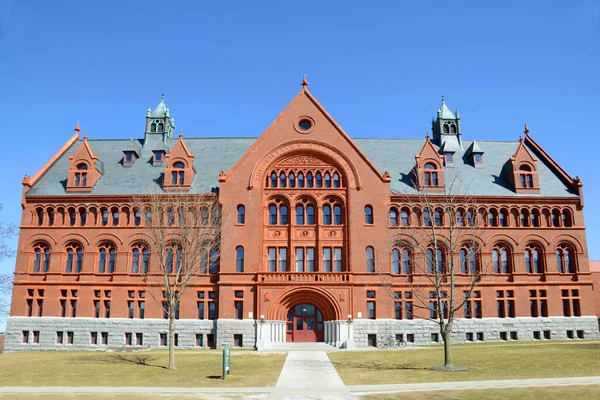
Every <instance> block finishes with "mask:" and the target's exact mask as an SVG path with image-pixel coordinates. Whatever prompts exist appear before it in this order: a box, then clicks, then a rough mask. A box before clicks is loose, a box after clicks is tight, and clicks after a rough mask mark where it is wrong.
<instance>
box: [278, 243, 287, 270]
mask: <svg viewBox="0 0 600 400" xmlns="http://www.w3.org/2000/svg"><path fill="white" fill-rule="evenodd" d="M286 271H287V247H280V248H279V272H286Z"/></svg>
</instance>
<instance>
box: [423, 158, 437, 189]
mask: <svg viewBox="0 0 600 400" xmlns="http://www.w3.org/2000/svg"><path fill="white" fill-rule="evenodd" d="M424 175H425V186H438V171H437V167H436V165H435V164H433V163H427V164H425V173H424Z"/></svg>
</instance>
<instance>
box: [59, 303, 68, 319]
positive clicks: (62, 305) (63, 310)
mask: <svg viewBox="0 0 600 400" xmlns="http://www.w3.org/2000/svg"><path fill="white" fill-rule="evenodd" d="M60 316H61V317H62V318H65V317H66V316H67V300H66V299H60Z"/></svg>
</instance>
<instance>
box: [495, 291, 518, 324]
mask: <svg viewBox="0 0 600 400" xmlns="http://www.w3.org/2000/svg"><path fill="white" fill-rule="evenodd" d="M496 308H497V310H498V318H515V292H514V290H497V291H496Z"/></svg>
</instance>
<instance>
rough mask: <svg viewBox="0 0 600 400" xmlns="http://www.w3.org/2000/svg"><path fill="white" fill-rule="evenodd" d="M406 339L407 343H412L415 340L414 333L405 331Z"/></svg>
mask: <svg viewBox="0 0 600 400" xmlns="http://www.w3.org/2000/svg"><path fill="white" fill-rule="evenodd" d="M406 341H407V342H408V343H414V342H415V334H414V333H407V334H406Z"/></svg>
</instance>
